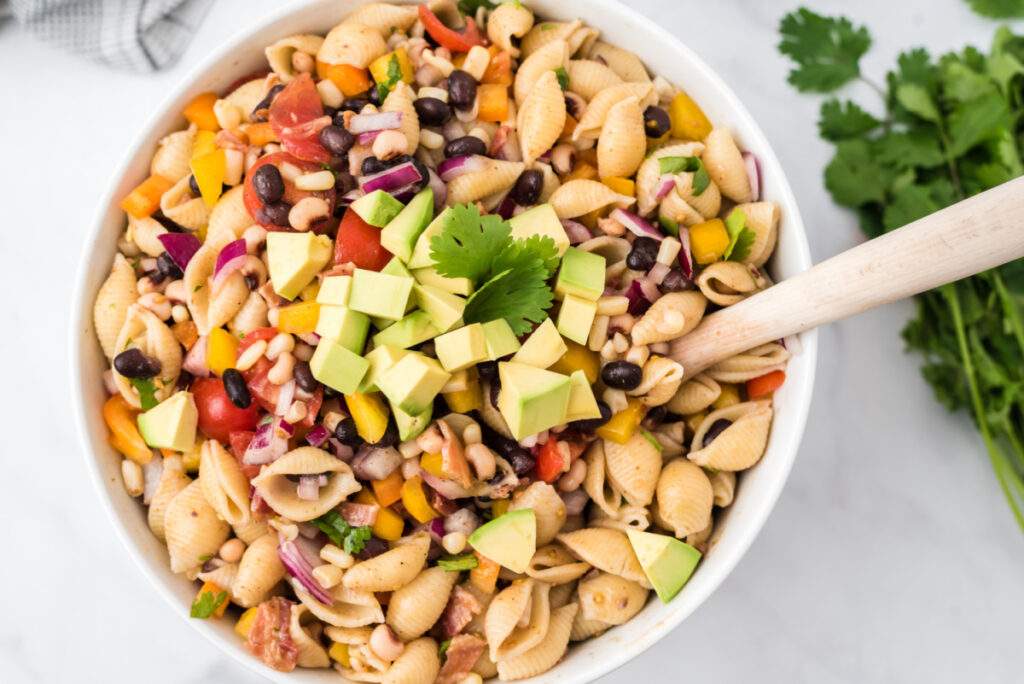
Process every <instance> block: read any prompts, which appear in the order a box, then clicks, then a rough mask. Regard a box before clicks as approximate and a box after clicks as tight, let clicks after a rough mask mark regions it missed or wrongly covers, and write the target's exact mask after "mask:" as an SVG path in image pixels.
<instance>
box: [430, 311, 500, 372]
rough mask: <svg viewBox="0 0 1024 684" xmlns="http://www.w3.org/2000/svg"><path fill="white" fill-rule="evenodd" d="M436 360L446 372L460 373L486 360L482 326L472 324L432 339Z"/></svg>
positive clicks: (485, 344) (485, 341)
mask: <svg viewBox="0 0 1024 684" xmlns="http://www.w3.org/2000/svg"><path fill="white" fill-rule="evenodd" d="M434 351H435V352H436V353H437V360H438V361H440V362H441V366H443V367H444V369H445V370H446V371H448V372H454V371H460V370H464V369H466V368H469V367H470V366H474V365H476V364H478V363H480V362H481V361H486V360H487V338H486V337H485V336H484V326H482V325H480V324H479V323H472V324H470V325H467V326H465V327H462V328H458V329H456V330H452V331H451V332H449V333H445V334H444V335H441V336H439V337H436V338H434Z"/></svg>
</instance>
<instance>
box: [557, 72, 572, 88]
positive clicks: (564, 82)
mask: <svg viewBox="0 0 1024 684" xmlns="http://www.w3.org/2000/svg"><path fill="white" fill-rule="evenodd" d="M555 76H557V77H558V85H559V86H561V88H562V90H568V89H569V72H568V71H566V70H565V67H558V68H557V69H555Z"/></svg>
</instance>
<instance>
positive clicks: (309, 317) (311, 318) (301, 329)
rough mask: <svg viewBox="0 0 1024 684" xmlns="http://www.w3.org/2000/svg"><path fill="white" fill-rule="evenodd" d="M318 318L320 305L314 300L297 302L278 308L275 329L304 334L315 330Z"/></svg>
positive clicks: (293, 333)
mask: <svg viewBox="0 0 1024 684" xmlns="http://www.w3.org/2000/svg"><path fill="white" fill-rule="evenodd" d="M318 318H320V305H319V304H317V303H316V302H299V303H298V304H289V305H288V306H283V307H281V308H280V309H278V319H277V329H278V330H280V331H281V332H283V333H291V334H292V335H304V334H306V333H311V332H313V331H314V330H316V322H317V319H318Z"/></svg>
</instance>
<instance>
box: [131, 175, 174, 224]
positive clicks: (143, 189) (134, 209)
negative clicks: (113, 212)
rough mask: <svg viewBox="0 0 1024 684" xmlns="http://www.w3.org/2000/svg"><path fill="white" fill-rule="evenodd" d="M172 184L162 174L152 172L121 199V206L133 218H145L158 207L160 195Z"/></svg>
mask: <svg viewBox="0 0 1024 684" xmlns="http://www.w3.org/2000/svg"><path fill="white" fill-rule="evenodd" d="M172 185H174V183H172V182H171V181H169V180H167V179H166V178H164V177H163V176H158V175H156V174H153V175H152V176H150V177H149V178H147V179H146V180H144V181H142V182H141V183H139V184H138V185H137V186H135V189H134V190H132V191H131V192H129V193H128V194H127V195H125V197H124V199H123V200H121V204H120V206H121V208H122V209H124V210H125V211H126V212H128V213H129V214H131V215H132V216H133V217H134V218H137V219H141V218H146V217H147V216H149V215H150V214H152V213H153V212H154V211H156V210H157V209H159V208H160V197H161V196H162V195H163V194H164V193H165V192H167V191H168V190H170V189H171V186H172Z"/></svg>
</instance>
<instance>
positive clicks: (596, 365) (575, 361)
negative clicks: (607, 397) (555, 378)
mask: <svg viewBox="0 0 1024 684" xmlns="http://www.w3.org/2000/svg"><path fill="white" fill-rule="evenodd" d="M564 342H565V346H566V347H568V351H567V352H565V354H563V355H562V358H560V359H558V360H557V361H555V363H554V365H552V366H551V367H550V368H548V370H550V371H552V372H555V373H561V374H562V375H572V373H573V371H578V370H581V371H583V374H584V375H586V376H587V382H589V383H590V384H591V385H593V384H594V383H595V382H597V377H598V375H600V374H601V357H600V356H598V355H597V353H596V352H592V351H590V350H589V349H587V348H586V347H584V346H583V345H582V344H576V343H575V342H573V341H572V340H564Z"/></svg>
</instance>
